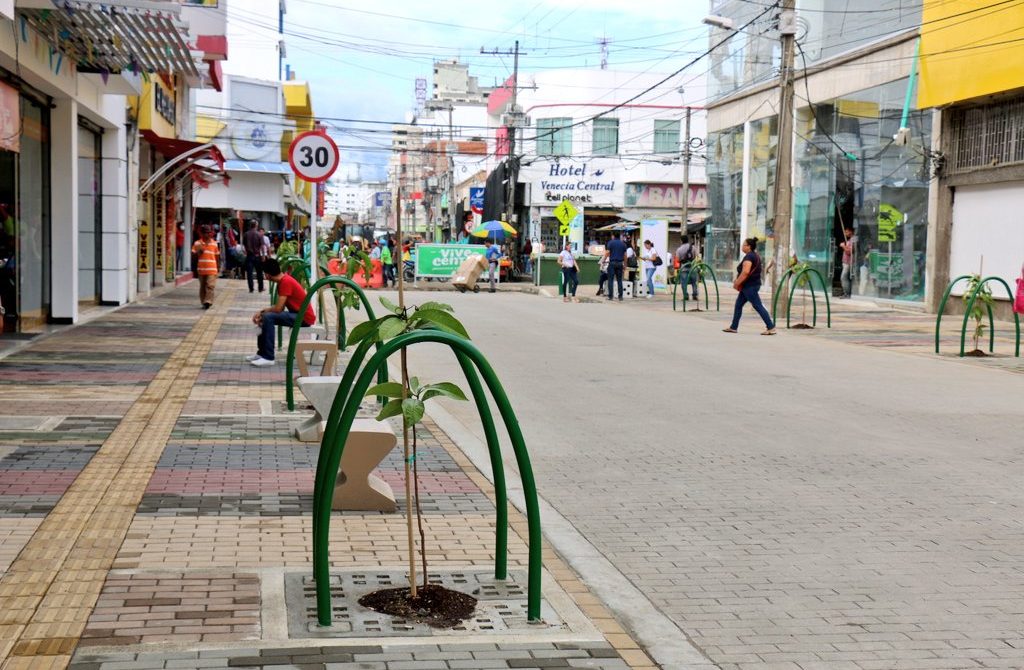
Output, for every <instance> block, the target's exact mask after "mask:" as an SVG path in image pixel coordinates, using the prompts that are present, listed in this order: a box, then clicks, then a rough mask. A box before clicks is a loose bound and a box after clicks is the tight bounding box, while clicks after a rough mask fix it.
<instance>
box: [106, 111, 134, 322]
mask: <svg viewBox="0 0 1024 670" xmlns="http://www.w3.org/2000/svg"><path fill="white" fill-rule="evenodd" d="M104 103H105V105H104V107H105V109H104V111H105V112H108V117H109V118H116V116H115V115H114V114H112V113H109V112H110V111H111V109H110V108H111V107H117V108H120V109H124V104H125V102H124V98H123V97H122V96H115V95H107V96H104ZM126 135H127V133H126V131H125V128H124V126H123V125H122V126H118V127H117V128H107V129H106V130H105V132H104V133H103V138H102V140H101V142H102V145H101V146H102V155H103V163H102V165H103V183H102V188H101V193H102V197H103V228H102V230H103V266H102V267H103V295H102V296H101V297H100V299H101V301H102V302H103V303H105V304H112V305H121V304H124V303H125V302H127V301H128V272H129V263H128V157H127V153H126V152H127V146H126Z"/></svg>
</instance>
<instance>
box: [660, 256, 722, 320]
mask: <svg viewBox="0 0 1024 670" xmlns="http://www.w3.org/2000/svg"><path fill="white" fill-rule="evenodd" d="M702 269H706V270H707V271H708V272H710V273H711V281H712V282H714V285H715V310H717V311H722V297H721V296H720V295H719V293H718V278H717V277H715V271H714V269H713V268H712V267H711V266H710V265H708V264H707V263H704V262H700V261H697V262H694V263H691V264H690V269H689V270H688V271H687V272H686V280H685V282H684V283H683V287H684V288H683V311H684V312H685V311H686V289H687V288H688V287H689V286H690V274H691V273H693V272H694V271H695V270H696V271H697V272H698V273H699V274H698V275H697V277H698V278H699V279H700V283H701V285H702V286H703V287H704V308H705V309H711V302H710V301H711V296H709V295H708V283H707V282H706V281H704V275H703V274H702V273H700V270H702ZM678 291H679V273H678V272H677V273H676V283H675V285H673V286H672V311H673V312H674V311H676V300H677V298H676V293H677V292H678ZM698 302H699V300H698Z"/></svg>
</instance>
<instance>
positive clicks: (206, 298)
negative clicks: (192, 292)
mask: <svg viewBox="0 0 1024 670" xmlns="http://www.w3.org/2000/svg"><path fill="white" fill-rule="evenodd" d="M199 235H200V238H199V240H198V241H196V243H195V244H193V245H192V253H193V254H195V256H196V272H198V274H199V302H200V303H202V305H203V309H210V307H212V306H213V292H214V289H216V288H217V275H218V274H219V273H220V245H219V244H217V240H215V239H213V229H212V228H210V226H208V225H204V226H202V227H201V228H200V229H199Z"/></svg>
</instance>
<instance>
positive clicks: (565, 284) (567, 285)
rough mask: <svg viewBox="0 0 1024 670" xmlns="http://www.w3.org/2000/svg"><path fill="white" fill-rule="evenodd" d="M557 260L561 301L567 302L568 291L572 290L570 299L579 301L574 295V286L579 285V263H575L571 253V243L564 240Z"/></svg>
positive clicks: (568, 298)
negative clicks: (560, 276)
mask: <svg viewBox="0 0 1024 670" xmlns="http://www.w3.org/2000/svg"><path fill="white" fill-rule="evenodd" d="M558 262H559V264H560V265H561V266H562V302H569V300H570V297H569V293H570V291H571V292H572V298H571V300H572V301H573V302H579V298H577V297H576V287H577V286H579V285H580V278H579V270H580V268H579V265H577V264H576V257H575V256H573V255H572V243H571V242H566V243H565V248H564V249H562V252H561V253H560V254H558Z"/></svg>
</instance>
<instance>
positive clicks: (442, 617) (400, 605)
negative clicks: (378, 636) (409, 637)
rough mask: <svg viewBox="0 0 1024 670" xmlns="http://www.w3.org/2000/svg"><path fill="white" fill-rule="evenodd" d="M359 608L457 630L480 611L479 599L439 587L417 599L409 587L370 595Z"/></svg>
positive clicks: (423, 591) (419, 593)
mask: <svg viewBox="0 0 1024 670" xmlns="http://www.w3.org/2000/svg"><path fill="white" fill-rule="evenodd" d="M359 604H360V605H362V606H363V607H366V608H368V609H371V610H373V611H374V612H381V613H383V614H390V615H391V616H394V617H399V618H401V619H405V620H406V621H413V622H416V623H425V624H427V625H428V626H430V627H431V628H454V627H455V626H458V625H459V624H460V623H462V622H463V621H465V620H466V619H468V618H470V617H472V616H473V612H475V611H476V598H474V597H473V596H470V595H466V594H465V593H460V592H458V591H452V590H451V589H446V588H444V587H443V586H438V585H437V584H428V585H427V586H425V587H424V586H421V587H420V588H419V589H417V593H416V598H415V599H413V598H410V597H409V587H407V586H406V587H402V588H400V589H383V590H381V591H374V592H373V593H368V594H366V595H365V596H363V597H362V598H360V599H359Z"/></svg>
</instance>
